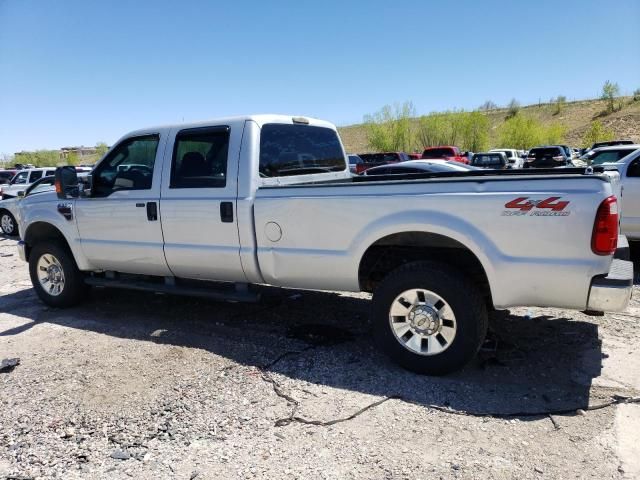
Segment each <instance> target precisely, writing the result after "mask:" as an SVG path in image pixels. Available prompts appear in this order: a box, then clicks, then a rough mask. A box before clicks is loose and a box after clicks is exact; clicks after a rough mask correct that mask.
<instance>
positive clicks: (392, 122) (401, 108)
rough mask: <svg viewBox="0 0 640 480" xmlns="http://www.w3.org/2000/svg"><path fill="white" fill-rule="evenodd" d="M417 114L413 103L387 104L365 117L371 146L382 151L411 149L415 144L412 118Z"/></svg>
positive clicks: (365, 125)
mask: <svg viewBox="0 0 640 480" xmlns="http://www.w3.org/2000/svg"><path fill="white" fill-rule="evenodd" d="M415 116H416V113H415V108H414V106H413V103H411V102H405V103H403V104H402V105H399V104H395V105H394V106H391V105H385V106H384V107H383V108H382V109H381V110H380V111H378V112H376V113H374V114H372V115H366V116H365V117H364V127H365V131H366V135H367V142H368V144H369V147H371V148H373V149H374V150H377V151H380V152H395V151H409V150H411V148H412V147H413V146H414V144H415V140H414V131H413V127H412V122H411V119H412V118H413V117H415Z"/></svg>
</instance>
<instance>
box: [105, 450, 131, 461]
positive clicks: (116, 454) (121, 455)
mask: <svg viewBox="0 0 640 480" xmlns="http://www.w3.org/2000/svg"><path fill="white" fill-rule="evenodd" d="M109 456H110V457H111V458H115V459H116V460H129V459H130V458H131V455H129V454H128V453H127V452H123V451H122V450H114V451H113V452H111V455H109Z"/></svg>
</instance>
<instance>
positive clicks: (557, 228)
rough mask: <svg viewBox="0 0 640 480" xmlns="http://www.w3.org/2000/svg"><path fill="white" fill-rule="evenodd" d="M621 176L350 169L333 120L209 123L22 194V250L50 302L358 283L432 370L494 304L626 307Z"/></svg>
mask: <svg viewBox="0 0 640 480" xmlns="http://www.w3.org/2000/svg"><path fill="white" fill-rule="evenodd" d="M617 178H618V173H617V172H611V173H604V172H599V171H597V170H596V171H595V173H594V171H593V169H591V168H590V169H586V170H585V169H556V170H549V171H544V170H526V171H525V170H502V171H492V170H470V171H460V172H444V173H424V174H409V175H405V176H403V175H389V176H384V175H383V176H353V175H351V173H350V172H349V164H348V161H347V155H346V153H345V150H344V148H343V146H342V143H341V141H340V138H339V136H338V133H337V131H336V128H335V126H334V125H332V124H331V123H328V122H325V121H322V120H316V119H311V118H305V117H291V116H282V115H251V116H243V117H231V118H223V119H219V120H215V121H208V122H202V123H195V124H188V125H187V124H181V125H176V126H168V127H157V128H147V129H143V130H138V131H135V132H132V133H129V134H127V135H125V136H124V137H123V138H122V139H120V140H119V141H118V142H117V143H116V144H115V145H114V146H113V147H112V148H111V149H110V150H109V152H107V154H106V155H105V157H104V158H103V159H102V160H101V161H100V162H99V163H98V164H97V165H96V167H95V168H94V170H93V172H92V175H91V182H90V185H89V186H87V187H85V186H79V185H78V178H77V173H76V172H75V170H74V169H73V168H72V167H60V168H58V169H57V171H56V191H55V192H52V193H41V194H38V195H31V196H28V197H26V198H24V199H23V200H22V201H20V202H19V209H20V215H19V218H20V219H19V225H20V233H21V241H20V242H19V253H20V256H21V258H22V259H24V260H25V261H27V262H28V263H29V272H30V276H31V280H32V283H33V286H34V289H35V291H36V293H37V295H38V296H39V297H40V299H41V300H42V301H43V302H45V303H46V304H48V305H52V306H56V307H68V306H71V305H75V304H77V303H78V302H80V301H82V300H83V299H84V298H85V297H86V294H87V289H88V287H89V286H98V287H115V288H131V289H140V290H148V291H155V292H164V293H177V294H187V295H200V296H206V297H211V298H215V299H219V300H230V301H257V300H258V299H259V296H260V293H261V290H263V288H264V287H260V286H258V285H259V284H268V285H272V286H276V287H285V288H298V289H317V290H330V291H336V290H337V291H355V292H359V291H364V292H372V293H373V298H372V325H373V336H374V338H375V341H376V343H377V344H378V345H379V346H380V347H381V349H382V350H383V351H384V352H386V353H387V354H388V355H389V356H390V357H391V358H393V359H394V360H395V361H396V362H398V363H400V364H401V365H402V366H404V367H405V368H408V369H411V370H413V371H416V372H419V373H427V374H444V373H447V372H451V371H453V370H456V369H458V368H460V367H462V366H463V365H465V364H466V363H467V362H469V361H470V360H471V359H472V358H473V357H474V356H475V354H476V352H477V351H478V349H479V348H480V345H481V344H482V342H483V339H484V337H485V333H486V330H487V322H488V315H489V313H490V312H491V311H492V310H494V309H504V308H508V307H513V306H520V305H536V306H550V307H560V308H568V309H579V310H590V311H604V310H612V311H621V310H624V309H625V308H626V307H627V304H628V302H629V298H630V295H631V290H632V277H633V271H632V264H631V262H629V261H627V260H625V259H624V257H625V255H624V254H623V253H624V252H621V251H620V250H618V249H617V243H618V223H619V222H618V210H617V200H616V197H615V195H614V190H613V186H612V183H611V181H612V180H611V179H617ZM621 240H622V241H621V244H624V243H625V242H624V239H621ZM614 255H617V257H618V258H614Z"/></svg>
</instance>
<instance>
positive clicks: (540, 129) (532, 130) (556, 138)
mask: <svg viewBox="0 0 640 480" xmlns="http://www.w3.org/2000/svg"><path fill="white" fill-rule="evenodd" d="M566 133H567V127H566V126H565V125H563V124H561V123H552V124H550V125H543V124H542V123H541V122H540V121H538V120H536V119H535V118H532V117H529V116H527V115H516V116H515V117H513V118H510V119H509V120H507V121H505V122H504V123H503V124H502V125H500V127H499V130H498V134H499V138H500V145H502V146H504V147H509V148H518V149H529V148H531V147H534V146H536V145H540V144H544V143H546V144H558V143H562V142H563V141H564V137H565V135H566Z"/></svg>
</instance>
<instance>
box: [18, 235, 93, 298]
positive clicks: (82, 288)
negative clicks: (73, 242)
mask: <svg viewBox="0 0 640 480" xmlns="http://www.w3.org/2000/svg"><path fill="white" fill-rule="evenodd" d="M29 274H30V276H31V283H32V284H33V288H34V289H35V291H36V293H37V294H38V297H40V300H42V301H43V302H44V303H46V304H47V305H51V306H52V307H71V306H73V305H76V304H78V303H80V301H82V300H83V299H84V298H85V296H86V294H87V292H88V286H87V285H86V284H85V283H84V278H83V275H82V272H80V270H78V266H77V265H76V262H75V260H74V258H73V254H72V253H71V251H69V249H68V248H67V247H66V246H65V245H61V244H60V243H58V242H55V241H47V242H43V243H38V244H36V245H35V246H34V247H33V248H32V249H31V253H30V254H29Z"/></svg>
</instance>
